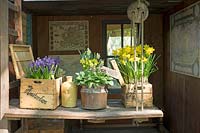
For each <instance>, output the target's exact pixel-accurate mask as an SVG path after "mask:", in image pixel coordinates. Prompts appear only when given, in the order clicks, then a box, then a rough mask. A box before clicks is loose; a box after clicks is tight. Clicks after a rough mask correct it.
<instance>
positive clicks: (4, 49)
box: [0, 0, 9, 119]
mask: <svg viewBox="0 0 200 133" xmlns="http://www.w3.org/2000/svg"><path fill="white" fill-rule="evenodd" d="M0 18H1V20H0V74H1V77H0V119H2V117H3V116H4V113H5V112H6V111H7V110H8V107H9V102H8V101H9V95H8V94H9V92H8V90H9V72H8V1H7V0H0Z"/></svg>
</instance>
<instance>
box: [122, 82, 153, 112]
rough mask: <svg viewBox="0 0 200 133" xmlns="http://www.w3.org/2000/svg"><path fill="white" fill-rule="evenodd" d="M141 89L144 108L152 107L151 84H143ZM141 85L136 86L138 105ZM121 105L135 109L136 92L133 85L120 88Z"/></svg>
mask: <svg viewBox="0 0 200 133" xmlns="http://www.w3.org/2000/svg"><path fill="white" fill-rule="evenodd" d="M143 87H144V89H143V101H144V107H152V106H153V94H152V84H150V83H144V86H143ZM141 88H142V87H141V85H138V91H137V98H138V101H139V102H138V104H140V101H141V93H142V92H141ZM121 98H122V103H123V104H124V106H125V107H127V108H129V107H136V90H135V89H134V84H126V85H124V86H122V94H121Z"/></svg>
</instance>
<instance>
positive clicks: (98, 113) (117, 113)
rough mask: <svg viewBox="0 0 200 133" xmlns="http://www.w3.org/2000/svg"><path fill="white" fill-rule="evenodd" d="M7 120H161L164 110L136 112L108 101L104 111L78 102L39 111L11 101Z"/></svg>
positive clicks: (118, 101)
mask: <svg viewBox="0 0 200 133" xmlns="http://www.w3.org/2000/svg"><path fill="white" fill-rule="evenodd" d="M5 117H6V118H52V119H88V120H112V119H134V118H161V117H163V112H162V110H160V109H158V108H157V107H152V108H144V110H143V111H136V110H135V108H124V106H123V105H122V103H121V101H120V100H119V99H112V100H108V106H107V108H106V109H102V110H85V109H82V108H81V103H80V101H79V100H78V102H77V107H75V108H64V107H62V106H59V107H58V108H57V109H55V110H37V109H21V108H19V100H18V99H12V100H10V106H9V110H8V111H7V112H6V113H5Z"/></svg>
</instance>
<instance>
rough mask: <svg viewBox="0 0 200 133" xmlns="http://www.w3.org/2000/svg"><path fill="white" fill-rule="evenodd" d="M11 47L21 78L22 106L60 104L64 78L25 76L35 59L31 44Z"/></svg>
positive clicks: (49, 106) (53, 105)
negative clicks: (50, 78)
mask: <svg viewBox="0 0 200 133" xmlns="http://www.w3.org/2000/svg"><path fill="white" fill-rule="evenodd" d="M9 47H10V52H11V57H12V62H13V66H14V70H15V73H16V78H17V79H21V84H20V108H30V109H55V108H56V107H57V106H58V105H59V104H60V87H61V84H62V78H58V79H55V80H47V79H29V78H24V76H25V71H26V69H27V67H28V65H29V64H30V62H32V61H34V58H33V54H32V49H31V46H29V45H16V44H15V45H12V44H11V45H10V46H9Z"/></svg>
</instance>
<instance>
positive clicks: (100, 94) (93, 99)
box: [81, 87, 107, 110]
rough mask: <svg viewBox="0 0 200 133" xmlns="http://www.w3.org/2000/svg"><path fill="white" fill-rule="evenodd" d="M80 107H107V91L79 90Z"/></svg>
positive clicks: (100, 89) (97, 89)
mask: <svg viewBox="0 0 200 133" xmlns="http://www.w3.org/2000/svg"><path fill="white" fill-rule="evenodd" d="M81 105H82V108H83V109H91V110H92V109H94V110H95V109H105V108H106V107H107V91H106V89H105V88H104V87H99V88H86V87H82V89H81Z"/></svg>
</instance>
